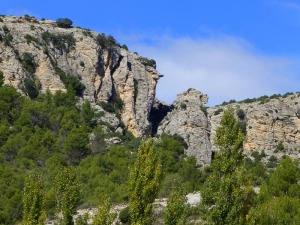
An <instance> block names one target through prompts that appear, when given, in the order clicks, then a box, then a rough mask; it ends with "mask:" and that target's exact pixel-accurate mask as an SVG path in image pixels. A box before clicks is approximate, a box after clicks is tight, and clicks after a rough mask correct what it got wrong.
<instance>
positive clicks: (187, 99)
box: [157, 89, 211, 166]
mask: <svg viewBox="0 0 300 225" xmlns="http://www.w3.org/2000/svg"><path fill="white" fill-rule="evenodd" d="M207 101H208V97H207V95H205V94H203V93H201V92H199V91H197V90H195V89H189V90H188V91H186V92H183V93H182V94H179V95H177V99H176V100H175V101H174V103H173V104H172V108H173V110H172V111H171V112H169V113H168V114H167V116H166V117H165V118H164V119H163V121H162V122H161V124H160V125H159V127H158V132H157V133H158V134H162V133H167V134H170V135H174V134H176V135H180V136H181V137H182V138H183V139H184V140H185V142H186V143H187V144H188V148H187V149H186V154H187V155H188V156H195V158H196V160H197V162H198V164H199V166H203V165H207V164H209V163H210V162H211V144H210V139H209V132H210V126H209V121H208V120H207V117H206V115H205V113H204V112H203V108H204V104H205V103H207Z"/></svg>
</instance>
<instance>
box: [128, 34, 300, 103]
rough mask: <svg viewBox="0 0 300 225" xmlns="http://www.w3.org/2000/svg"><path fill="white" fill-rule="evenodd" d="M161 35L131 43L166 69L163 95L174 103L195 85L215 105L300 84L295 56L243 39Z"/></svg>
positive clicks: (160, 94)
mask: <svg viewBox="0 0 300 225" xmlns="http://www.w3.org/2000/svg"><path fill="white" fill-rule="evenodd" d="M135 41H136V40H135ZM155 41H156V44H155V45H153V44H151V45H149V44H148V45H147V44H137V43H136V42H135V44H134V43H131V45H129V46H130V48H131V49H133V51H137V52H139V53H140V55H143V56H146V57H149V58H153V59H155V60H156V62H157V66H158V68H157V69H158V71H159V72H161V73H162V74H164V75H165V77H163V78H161V80H159V83H158V87H157V98H158V99H160V100H163V101H166V102H168V103H171V102H172V101H174V100H175V99H176V95H177V94H179V93H181V92H183V91H185V90H187V89H188V88H191V87H192V88H196V89H198V90H200V91H202V92H203V93H206V94H208V96H209V102H208V105H210V106H212V105H215V104H220V103H222V102H223V101H228V100H231V99H235V100H242V99H245V98H252V97H259V96H261V95H272V94H274V93H285V92H290V91H297V90H299V87H300V81H299V79H296V72H295V71H296V70H297V68H296V67H297V65H296V64H297V63H296V62H295V60H292V59H289V58H280V57H273V56H267V55H263V54H262V53H260V52H259V51H258V50H257V49H255V48H253V47H252V46H251V45H250V44H249V43H247V42H246V41H245V40H242V39H237V38H232V37H227V36H226V37H224V36H223V37H219V38H207V39H197V40H196V39H190V38H179V39H176V38H168V37H164V38H162V39H157V38H155ZM127 43H128V42H127ZM298 69H299V67H298ZM298 71H299V70H298Z"/></svg>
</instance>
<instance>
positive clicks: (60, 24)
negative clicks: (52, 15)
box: [56, 18, 73, 28]
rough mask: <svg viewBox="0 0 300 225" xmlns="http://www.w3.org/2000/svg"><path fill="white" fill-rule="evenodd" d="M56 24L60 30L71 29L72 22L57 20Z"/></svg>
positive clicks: (66, 19)
mask: <svg viewBox="0 0 300 225" xmlns="http://www.w3.org/2000/svg"><path fill="white" fill-rule="evenodd" d="M56 24H57V26H58V27H61V28H71V27H72V24H73V21H72V20H70V19H68V18H58V19H57V20H56Z"/></svg>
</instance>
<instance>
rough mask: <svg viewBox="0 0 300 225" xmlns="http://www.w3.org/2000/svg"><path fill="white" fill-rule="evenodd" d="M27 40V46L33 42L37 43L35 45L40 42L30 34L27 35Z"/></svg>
mask: <svg viewBox="0 0 300 225" xmlns="http://www.w3.org/2000/svg"><path fill="white" fill-rule="evenodd" d="M25 39H26V43H27V44H30V43H31V42H35V43H37V42H38V39H37V38H36V37H33V36H31V35H29V34H26V35H25Z"/></svg>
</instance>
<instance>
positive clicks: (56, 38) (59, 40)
mask: <svg viewBox="0 0 300 225" xmlns="http://www.w3.org/2000/svg"><path fill="white" fill-rule="evenodd" d="M42 39H43V40H44V41H45V42H46V43H47V44H49V43H50V42H52V44H53V45H54V47H55V48H58V49H60V48H63V47H64V46H65V43H67V44H68V47H70V46H74V45H75V44H76V39H75V38H74V36H73V35H72V34H58V35H56V34H53V33H50V32H49V31H46V32H43V33H42Z"/></svg>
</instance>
